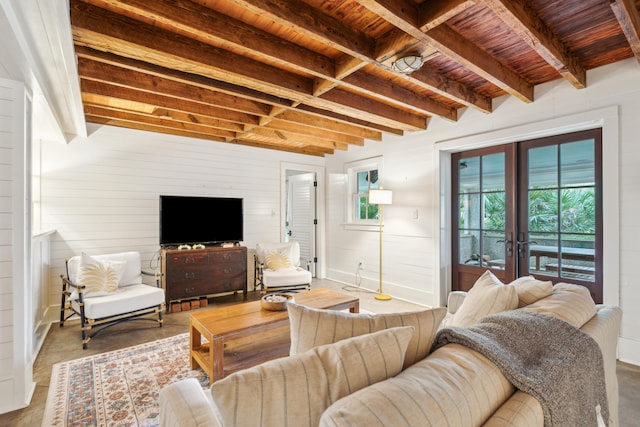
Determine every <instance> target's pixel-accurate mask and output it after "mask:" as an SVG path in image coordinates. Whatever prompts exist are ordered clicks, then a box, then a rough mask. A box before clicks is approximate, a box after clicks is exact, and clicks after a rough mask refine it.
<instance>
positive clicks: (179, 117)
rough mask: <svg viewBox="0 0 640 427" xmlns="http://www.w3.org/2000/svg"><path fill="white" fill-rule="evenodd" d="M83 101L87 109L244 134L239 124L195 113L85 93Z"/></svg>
mask: <svg viewBox="0 0 640 427" xmlns="http://www.w3.org/2000/svg"><path fill="white" fill-rule="evenodd" d="M82 101H83V104H84V105H85V107H99V108H104V109H107V110H112V111H120V112H125V113H136V114H143V115H147V116H149V117H155V118H163V119H167V120H173V121H176V122H183V123H189V124H199V125H203V126H209V127H212V128H219V129H223V130H228V131H231V132H242V131H243V125H241V124H239V123H233V122H229V121H226V120H220V119H217V118H214V117H211V116H203V115H199V114H194V113H185V112H183V111H176V110H171V109H168V108H158V107H156V106H153V105H148V104H144V106H145V107H146V108H144V109H142V108H137V104H139V103H134V105H133V106H131V105H130V104H131V101H124V100H121V99H117V98H112V97H109V96H104V95H96V94H92V93H83V94H82Z"/></svg>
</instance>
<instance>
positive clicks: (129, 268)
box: [67, 251, 142, 287]
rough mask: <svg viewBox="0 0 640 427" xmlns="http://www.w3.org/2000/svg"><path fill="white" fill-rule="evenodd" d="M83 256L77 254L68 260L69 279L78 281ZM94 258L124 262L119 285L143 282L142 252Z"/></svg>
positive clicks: (94, 257) (96, 256) (95, 257)
mask: <svg viewBox="0 0 640 427" xmlns="http://www.w3.org/2000/svg"><path fill="white" fill-rule="evenodd" d="M81 258H82V257H81V256H80V255H76V256H74V257H72V258H70V259H69V261H67V269H68V273H69V280H70V281H71V282H73V283H77V282H78V270H79V268H80V263H81ZM92 258H93V259H95V260H97V261H100V262H104V261H120V262H124V269H123V271H122V276H121V277H120V280H119V281H118V287H123V286H130V285H138V284H140V283H142V261H141V258H140V252H136V251H130V252H119V253H114V254H108V255H95V256H93V257H92Z"/></svg>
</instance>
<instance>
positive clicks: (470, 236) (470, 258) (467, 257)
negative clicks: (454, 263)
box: [458, 230, 480, 265]
mask: <svg viewBox="0 0 640 427" xmlns="http://www.w3.org/2000/svg"><path fill="white" fill-rule="evenodd" d="M458 253H459V254H460V256H459V260H458V262H459V263H460V264H466V265H479V264H480V262H479V258H480V257H479V255H478V254H479V253H480V232H479V231H468V230H460V236H459V240H458Z"/></svg>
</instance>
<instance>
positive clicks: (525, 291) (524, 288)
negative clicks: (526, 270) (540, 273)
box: [510, 276, 553, 307]
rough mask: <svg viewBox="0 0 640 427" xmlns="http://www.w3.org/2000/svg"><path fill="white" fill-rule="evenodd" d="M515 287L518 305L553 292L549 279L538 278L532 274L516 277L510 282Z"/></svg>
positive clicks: (522, 305)
mask: <svg viewBox="0 0 640 427" xmlns="http://www.w3.org/2000/svg"><path fill="white" fill-rule="evenodd" d="M510 285H513V286H514V287H515V288H516V293H517V294H518V307H524V306H527V305H529V304H533V303H534V302H536V301H538V300H541V299H542V298H546V297H548V296H549V295H551V292H553V283H551V282H550V281H548V280H547V281H543V280H538V279H536V278H535V277H533V276H523V277H518V278H517V279H516V280H514V281H513V282H511V283H510Z"/></svg>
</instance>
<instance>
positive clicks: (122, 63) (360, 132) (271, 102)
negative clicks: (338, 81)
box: [76, 46, 381, 140]
mask: <svg viewBox="0 0 640 427" xmlns="http://www.w3.org/2000/svg"><path fill="white" fill-rule="evenodd" d="M76 53H77V55H78V57H79V58H80V62H82V60H83V59H88V60H93V61H96V62H100V63H105V64H108V65H113V66H116V67H120V68H122V69H124V70H131V71H135V72H140V73H142V74H148V75H150V76H156V77H162V78H165V79H168V80H174V81H176V82H180V83H186V84H189V85H193V86H195V87H201V88H205V89H208V90H211V91H214V92H216V93H222V94H226V95H232V96H233V97H234V98H232V99H235V98H245V99H248V100H250V101H256V102H258V103H264V104H265V105H267V106H268V107H269V113H268V115H269V116H272V117H273V116H276V115H277V116H279V118H281V119H284V120H289V121H292V122H301V123H302V124H305V125H312V124H313V123H316V126H318V127H320V126H322V127H324V129H327V130H332V131H336V132H341V133H346V134H349V135H355V136H364V137H365V138H369V139H374V140H380V138H381V131H380V130H378V129H371V128H370V127H368V126H363V125H362V124H361V123H360V122H358V123H357V124H354V123H350V122H351V121H354V120H355V119H351V118H348V117H344V116H343V117H342V120H340V121H338V120H331V119H324V118H322V117H319V116H317V115H311V114H307V113H301V112H300V110H298V109H297V108H295V107H293V106H291V102H290V101H288V100H285V99H283V98H278V97H274V96H269V95H267V94H264V93H262V92H257V91H252V90H249V89H247V88H243V87H239V86H233V85H230V84H227V83H224V82H220V81H218V80H213V79H209V78H207V77H204V76H199V75H195V74H190V73H184V72H181V71H176V70H170V69H168V68H163V67H159V66H157V65H152V64H149V63H146V62H142V61H138V60H135V59H130V58H122V57H118V56H116V55H113V54H111V53H106V52H100V51H96V50H94V49H89V48H86V47H82V46H78V47H76ZM134 85H135V83H134ZM242 101H243V100H242V99H240V100H239V101H238V102H237V104H238V105H242ZM234 104H235V101H234ZM234 107H235V108H236V109H238V110H242V108H237V105H234ZM274 111H276V112H275V113H274ZM281 111H282V112H281ZM287 112H288V113H291V114H286V113H287ZM288 117H292V118H293V117H295V118H294V119H289V118H288ZM261 120H262V119H261ZM255 124H256V125H259V124H261V122H259V123H255Z"/></svg>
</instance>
